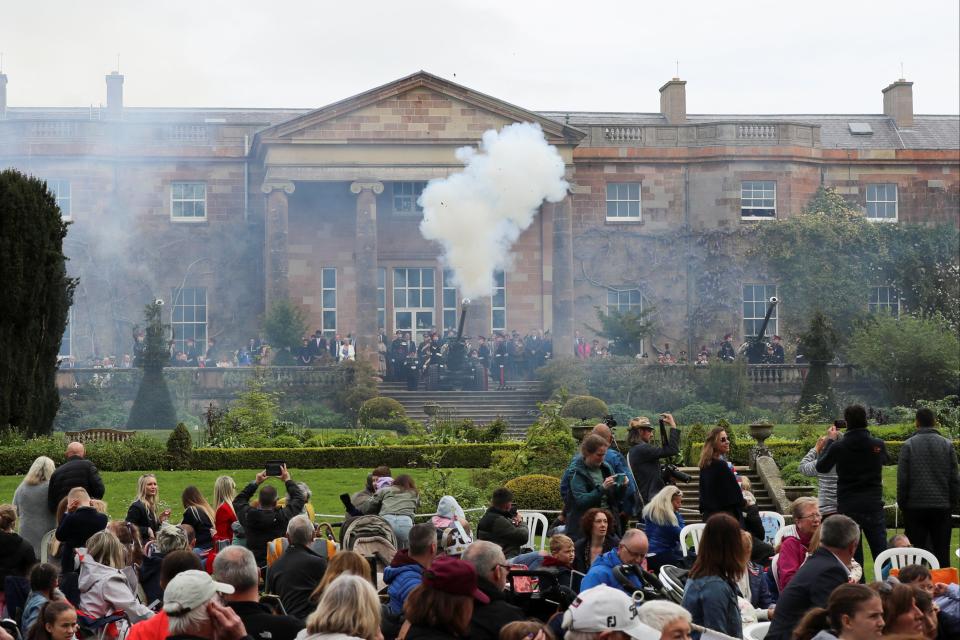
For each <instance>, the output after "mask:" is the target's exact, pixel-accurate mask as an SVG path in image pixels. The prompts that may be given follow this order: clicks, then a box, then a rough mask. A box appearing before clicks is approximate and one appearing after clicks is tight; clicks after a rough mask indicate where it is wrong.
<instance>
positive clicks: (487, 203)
mask: <svg viewBox="0 0 960 640" xmlns="http://www.w3.org/2000/svg"><path fill="white" fill-rule="evenodd" d="M456 155H457V159H458V160H459V161H461V162H463V164H464V165H465V166H464V169H463V170H462V171H460V172H458V173H455V174H453V175H450V176H448V177H446V178H442V179H439V180H432V181H431V182H430V183H429V184H427V186H426V188H425V189H424V190H423V194H422V195H421V196H420V200H419V203H420V206H421V207H423V222H421V223H420V232H421V233H422V234H423V237H425V238H426V239H428V240H435V241H437V242H439V243H440V245H441V246H442V247H443V262H444V264H445V265H446V266H448V267H449V268H451V269H452V270H453V272H454V280H455V282H456V284H457V285H458V286H459V287H460V294H461V295H462V296H464V297H466V298H475V297H478V296H489V295H491V294H492V293H493V273H494V271H495V270H499V269H507V268H508V267H509V266H510V260H511V256H510V247H511V246H513V243H514V242H516V240H517V238H518V237H519V236H520V234H521V233H523V231H524V230H525V229H527V228H528V227H529V226H530V225H531V224H532V223H533V219H534V216H536V214H537V209H538V208H539V207H540V205H541V204H542V203H543V201H544V200H546V201H547V202H559V201H560V200H562V199H563V198H564V197H565V196H566V193H567V187H568V186H569V185H568V184H567V182H566V180H564V179H563V175H564V164H563V159H562V158H561V157H560V154H559V153H557V150H556V148H555V147H553V146H551V145H550V144H548V143H547V141H546V139H545V138H544V137H543V131H542V130H541V129H540V125H538V124H531V123H527V122H524V123H519V124H512V125H509V126H507V127H504V128H503V129H501V130H500V131H499V132H498V131H495V130H493V129H491V130H489V131H486V132H485V133H484V134H483V138H482V140H481V142H480V146H479V148H473V147H461V148H460V149H457V153H456Z"/></svg>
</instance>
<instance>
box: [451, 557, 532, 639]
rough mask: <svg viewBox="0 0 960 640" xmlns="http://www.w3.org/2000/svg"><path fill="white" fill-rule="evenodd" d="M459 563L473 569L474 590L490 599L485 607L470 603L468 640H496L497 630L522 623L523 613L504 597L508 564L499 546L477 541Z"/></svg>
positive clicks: (477, 603)
mask: <svg viewBox="0 0 960 640" xmlns="http://www.w3.org/2000/svg"><path fill="white" fill-rule="evenodd" d="M463 560H464V561H466V562H469V563H470V564H472V565H473V566H474V567H475V568H476V570H477V587H478V588H479V589H480V591H482V592H483V593H484V594H485V595H486V596H487V597H488V598H490V603H489V604H481V603H479V602H475V603H474V604H473V617H472V618H470V640H497V638H499V637H500V630H501V629H502V628H503V627H505V626H506V625H507V624H509V623H511V622H516V621H517V620H526V618H527V616H525V615H524V614H523V610H522V609H520V607H515V606H514V605H512V604H510V603H509V602H507V601H506V599H505V598H504V595H503V590H504V589H505V588H506V586H507V572H508V565H507V559H506V558H505V557H504V555H503V550H502V549H500V547H498V546H497V545H495V544H493V543H492V542H484V541H482V540H478V541H476V542H474V543H472V544H471V545H470V546H469V547H467V550H466V551H465V552H464V554H463Z"/></svg>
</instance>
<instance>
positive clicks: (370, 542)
mask: <svg viewBox="0 0 960 640" xmlns="http://www.w3.org/2000/svg"><path fill="white" fill-rule="evenodd" d="M340 540H341V544H340V547H341V548H342V549H344V550H346V551H356V552H357V553H359V554H360V555H362V556H363V557H364V558H366V559H367V561H368V562H370V565H371V567H370V568H371V569H372V570H373V573H374V575H376V574H377V566H378V565H379V566H380V567H381V569H380V570H381V571H382V570H383V569H382V568H383V567H387V566H389V565H390V563H391V562H392V561H393V556H394V555H396V553H397V536H396V534H395V533H394V532H393V527H391V526H390V523H389V522H387V521H386V520H384V519H383V518H381V517H380V516H375V515H367V516H359V517H357V518H354V519H353V520H351V521H350V524H348V525H347V528H346V529H344V530H343V533H342V535H341V537H340Z"/></svg>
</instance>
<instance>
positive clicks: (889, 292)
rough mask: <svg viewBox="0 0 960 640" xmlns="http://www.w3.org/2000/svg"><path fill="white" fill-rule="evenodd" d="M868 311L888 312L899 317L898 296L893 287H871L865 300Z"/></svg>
mask: <svg viewBox="0 0 960 640" xmlns="http://www.w3.org/2000/svg"><path fill="white" fill-rule="evenodd" d="M867 309H868V310H869V311H870V313H889V314H890V315H892V316H894V317H897V318H899V317H900V296H899V295H898V294H897V290H896V289H894V288H893V287H872V288H871V289H870V298H869V300H868V301H867Z"/></svg>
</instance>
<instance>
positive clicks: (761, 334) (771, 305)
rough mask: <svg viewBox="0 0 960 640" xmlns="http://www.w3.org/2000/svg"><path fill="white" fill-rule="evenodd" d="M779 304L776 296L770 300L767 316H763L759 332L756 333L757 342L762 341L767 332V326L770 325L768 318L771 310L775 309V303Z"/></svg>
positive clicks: (771, 312)
mask: <svg viewBox="0 0 960 640" xmlns="http://www.w3.org/2000/svg"><path fill="white" fill-rule="evenodd" d="M779 302H780V300H779V298H777V296H772V297H771V298H770V301H769V304H768V305H767V314H766V315H765V316H763V324H761V325H760V331H758V332H757V337H756V341H757V342H761V341H763V339H764V337H765V334H766V332H767V325H768V324H770V316H772V315H773V310H774V309H776V308H777V303H779Z"/></svg>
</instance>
